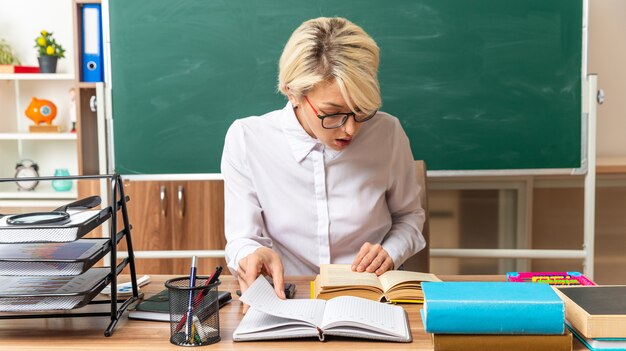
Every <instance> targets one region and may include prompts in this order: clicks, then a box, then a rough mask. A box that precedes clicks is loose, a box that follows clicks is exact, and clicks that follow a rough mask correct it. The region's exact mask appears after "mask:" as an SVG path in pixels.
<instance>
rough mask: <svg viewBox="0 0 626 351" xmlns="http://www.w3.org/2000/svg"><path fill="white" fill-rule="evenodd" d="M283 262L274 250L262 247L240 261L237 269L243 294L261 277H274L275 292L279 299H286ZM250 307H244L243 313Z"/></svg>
mask: <svg viewBox="0 0 626 351" xmlns="http://www.w3.org/2000/svg"><path fill="white" fill-rule="evenodd" d="M283 272H284V270H283V262H282V260H281V259H280V256H278V254H277V253H276V252H274V250H272V249H270V248H267V247H260V248H258V249H256V251H254V252H253V253H251V254H250V255H248V256H246V257H244V258H243V259H241V260H239V265H238V267H237V280H239V288H240V289H241V293H242V294H243V293H244V291H246V290H247V289H248V287H249V286H250V285H252V283H254V281H255V280H256V278H258V277H259V276H260V275H267V276H270V277H272V280H273V281H274V290H275V291H276V295H278V297H279V298H281V299H283V300H284V299H285V292H284V276H283ZM249 307H250V306H248V305H246V304H244V305H243V313H244V314H245V313H246V312H248V308H249Z"/></svg>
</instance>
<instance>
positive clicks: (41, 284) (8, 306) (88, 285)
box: [0, 267, 111, 312]
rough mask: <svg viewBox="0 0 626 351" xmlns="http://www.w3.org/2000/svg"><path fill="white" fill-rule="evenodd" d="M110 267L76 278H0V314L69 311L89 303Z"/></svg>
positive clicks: (107, 281) (107, 275) (108, 274)
mask: <svg viewBox="0 0 626 351" xmlns="http://www.w3.org/2000/svg"><path fill="white" fill-rule="evenodd" d="M110 275H111V268H109V267H103V268H92V269H90V270H88V271H87V272H85V273H83V274H81V275H77V276H57V277H47V276H30V277H0V311H3V312H26V311H51V310H70V309H73V308H79V307H83V306H84V305H86V304H88V303H89V302H90V301H91V300H92V299H93V298H94V297H95V296H96V295H97V294H98V293H100V291H102V289H104V287H105V286H107V285H108V284H109V282H110Z"/></svg>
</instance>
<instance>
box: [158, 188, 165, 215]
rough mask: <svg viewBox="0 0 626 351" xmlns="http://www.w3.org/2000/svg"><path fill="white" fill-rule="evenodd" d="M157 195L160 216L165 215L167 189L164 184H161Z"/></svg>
mask: <svg viewBox="0 0 626 351" xmlns="http://www.w3.org/2000/svg"><path fill="white" fill-rule="evenodd" d="M159 196H160V198H161V216H163V217H167V190H166V188H165V185H161V191H160V193H159Z"/></svg>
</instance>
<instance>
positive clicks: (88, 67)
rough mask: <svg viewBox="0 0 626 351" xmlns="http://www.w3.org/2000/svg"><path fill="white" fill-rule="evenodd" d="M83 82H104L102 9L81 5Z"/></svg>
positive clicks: (92, 5) (96, 6) (94, 5)
mask: <svg viewBox="0 0 626 351" xmlns="http://www.w3.org/2000/svg"><path fill="white" fill-rule="evenodd" d="M82 10H83V52H82V54H83V62H82V70H83V81H84V82H102V81H104V71H103V68H104V56H103V55H104V54H103V52H102V7H101V5H100V4H85V5H83V9H82Z"/></svg>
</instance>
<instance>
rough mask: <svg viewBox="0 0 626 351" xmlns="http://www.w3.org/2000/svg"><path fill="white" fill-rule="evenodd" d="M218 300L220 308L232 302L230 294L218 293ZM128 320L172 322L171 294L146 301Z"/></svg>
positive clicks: (164, 293)
mask: <svg viewBox="0 0 626 351" xmlns="http://www.w3.org/2000/svg"><path fill="white" fill-rule="evenodd" d="M217 300H218V303H219V305H220V307H222V306H224V305H225V304H227V303H229V302H230V301H231V300H232V297H231V295H230V292H228V291H218V294H217ZM128 318H130V319H140V320H146V321H158V322H169V321H170V294H169V290H168V289H165V290H162V291H160V292H159V293H157V294H155V295H153V296H151V297H149V298H147V299H144V300H143V301H142V302H141V303H139V304H138V305H137V306H136V307H135V308H133V309H131V310H130V311H129V312H128Z"/></svg>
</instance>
